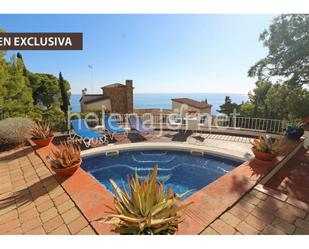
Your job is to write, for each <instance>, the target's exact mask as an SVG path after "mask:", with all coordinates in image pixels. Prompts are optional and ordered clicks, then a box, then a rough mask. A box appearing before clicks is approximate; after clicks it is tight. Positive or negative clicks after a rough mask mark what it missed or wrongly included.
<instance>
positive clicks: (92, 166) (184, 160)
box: [82, 149, 242, 197]
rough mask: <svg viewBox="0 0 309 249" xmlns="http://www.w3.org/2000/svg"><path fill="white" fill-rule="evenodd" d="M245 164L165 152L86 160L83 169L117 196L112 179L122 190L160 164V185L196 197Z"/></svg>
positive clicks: (86, 158)
mask: <svg viewBox="0 0 309 249" xmlns="http://www.w3.org/2000/svg"><path fill="white" fill-rule="evenodd" d="M241 163H242V162H241V161H239V160H234V159H229V158H225V157H220V156H213V155H209V154H198V155H197V154H193V153H191V152H190V151H179V150H166V149H164V150H133V151H120V152H119V154H118V155H112V156H106V155H105V154H99V155H93V156H86V157H84V158H83V163H82V168H83V169H84V170H85V171H87V172H88V173H89V174H90V175H92V176H93V177H94V178H95V179H96V180H97V181H98V182H100V183H101V184H102V185H103V186H104V187H105V188H107V189H108V190H109V191H111V192H112V193H113V192H114V191H113V187H112V185H111V183H110V181H109V179H113V180H114V181H115V182H116V183H117V185H118V186H121V184H122V181H124V183H126V179H127V176H132V175H135V172H137V174H138V176H139V177H140V179H145V178H147V177H148V176H149V173H150V172H151V171H152V169H153V167H154V165H156V164H157V165H158V181H163V182H164V183H165V188H166V189H167V188H168V187H170V186H171V187H172V189H173V191H174V192H175V193H177V194H181V193H183V192H185V191H187V190H193V192H192V193H191V194H193V193H194V192H196V191H198V190H200V189H201V188H203V187H205V186H206V185H208V184H209V183H211V182H213V181H215V180H216V179H218V178H219V177H221V176H223V175H224V174H226V173H227V172H229V171H231V170H233V169H234V168H235V167H236V166H238V165H240V164H241ZM188 196H189V195H187V196H186V197H188Z"/></svg>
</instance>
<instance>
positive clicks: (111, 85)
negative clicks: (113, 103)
mask: <svg viewBox="0 0 309 249" xmlns="http://www.w3.org/2000/svg"><path fill="white" fill-rule="evenodd" d="M119 87H126V86H125V85H123V84H120V83H114V84H109V85H106V86H103V87H101V88H119Z"/></svg>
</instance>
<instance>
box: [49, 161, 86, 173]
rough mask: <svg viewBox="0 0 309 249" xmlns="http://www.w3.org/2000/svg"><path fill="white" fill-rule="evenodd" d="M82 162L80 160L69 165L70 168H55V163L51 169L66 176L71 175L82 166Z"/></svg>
mask: <svg viewBox="0 0 309 249" xmlns="http://www.w3.org/2000/svg"><path fill="white" fill-rule="evenodd" d="M81 163H82V160H80V161H79V162H78V163H76V164H75V165H73V166H71V167H69V168H61V169H59V168H55V167H53V165H51V169H52V170H53V171H54V172H55V173H56V174H59V175H66V176H71V175H73V174H74V173H75V171H76V170H78V168H79V167H80V165H81Z"/></svg>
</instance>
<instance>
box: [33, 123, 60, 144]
mask: <svg viewBox="0 0 309 249" xmlns="http://www.w3.org/2000/svg"><path fill="white" fill-rule="evenodd" d="M30 136H31V140H32V141H33V142H34V143H35V144H36V145H38V146H40V147H44V146H47V145H49V143H50V142H51V141H52V139H53V138H54V134H53V132H52V131H51V129H50V127H49V124H48V123H43V122H35V123H34V124H33V126H32V128H31V130H30Z"/></svg>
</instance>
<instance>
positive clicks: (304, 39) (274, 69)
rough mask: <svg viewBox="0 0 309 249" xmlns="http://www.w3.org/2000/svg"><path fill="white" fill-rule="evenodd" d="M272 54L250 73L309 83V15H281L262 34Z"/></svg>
mask: <svg viewBox="0 0 309 249" xmlns="http://www.w3.org/2000/svg"><path fill="white" fill-rule="evenodd" d="M260 41H262V42H263V45H264V46H265V47H266V48H268V55H267V56H266V57H265V58H263V59H261V60H259V61H258V62H257V63H256V64H255V65H253V66H252V67H251V68H250V70H249V72H248V75H249V76H250V77H254V76H257V77H258V79H259V80H272V79H275V81H280V82H282V83H286V84H289V85H291V86H302V85H303V84H308V83H309V15H305V14H304V15H296V14H295V15H280V16H278V17H276V18H274V20H273V22H272V23H271V25H270V26H269V28H268V29H266V30H265V31H264V32H263V33H262V34H261V35H260Z"/></svg>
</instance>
